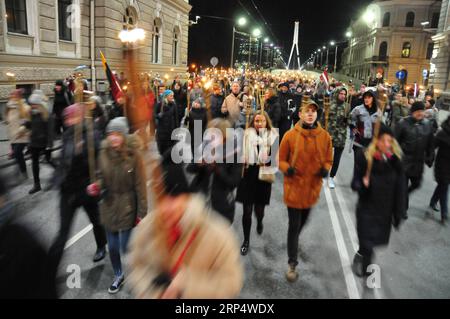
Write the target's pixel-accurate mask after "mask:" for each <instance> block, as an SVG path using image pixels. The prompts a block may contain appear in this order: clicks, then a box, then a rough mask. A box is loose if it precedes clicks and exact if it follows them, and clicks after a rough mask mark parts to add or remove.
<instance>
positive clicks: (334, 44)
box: [330, 41, 338, 72]
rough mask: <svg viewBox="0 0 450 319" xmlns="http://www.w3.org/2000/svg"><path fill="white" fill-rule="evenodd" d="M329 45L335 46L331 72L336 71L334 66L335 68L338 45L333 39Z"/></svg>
mask: <svg viewBox="0 0 450 319" xmlns="http://www.w3.org/2000/svg"><path fill="white" fill-rule="evenodd" d="M330 45H331V46H336V52H335V53H334V68H333V72H336V68H337V54H338V45H337V44H336V42H335V41H331V42H330Z"/></svg>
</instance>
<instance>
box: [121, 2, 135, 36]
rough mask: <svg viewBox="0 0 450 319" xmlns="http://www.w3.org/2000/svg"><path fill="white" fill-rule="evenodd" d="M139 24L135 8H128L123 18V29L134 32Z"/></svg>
mask: <svg viewBox="0 0 450 319" xmlns="http://www.w3.org/2000/svg"><path fill="white" fill-rule="evenodd" d="M136 23H137V12H136V9H135V8H133V7H128V8H126V9H125V15H124V16H123V29H124V30H132V29H134V28H135V27H136Z"/></svg>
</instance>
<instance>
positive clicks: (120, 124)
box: [106, 117, 130, 136]
mask: <svg viewBox="0 0 450 319" xmlns="http://www.w3.org/2000/svg"><path fill="white" fill-rule="evenodd" d="M113 132H118V133H121V134H122V135H123V136H127V135H128V133H129V132H130V128H129V126H128V121H127V119H126V118H125V117H116V118H115V119H113V120H112V121H111V122H109V124H108V126H107V127H106V134H110V133H113Z"/></svg>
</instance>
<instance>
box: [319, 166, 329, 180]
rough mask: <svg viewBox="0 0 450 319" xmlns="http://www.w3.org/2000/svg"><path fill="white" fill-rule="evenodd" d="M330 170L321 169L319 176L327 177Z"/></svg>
mask: <svg viewBox="0 0 450 319" xmlns="http://www.w3.org/2000/svg"><path fill="white" fill-rule="evenodd" d="M328 173H329V172H328V170H326V169H325V168H323V167H322V168H321V169H320V171H319V172H318V173H317V176H319V177H322V178H327V177H328Z"/></svg>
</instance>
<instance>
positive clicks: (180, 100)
mask: <svg viewBox="0 0 450 319" xmlns="http://www.w3.org/2000/svg"><path fill="white" fill-rule="evenodd" d="M173 93H174V97H175V103H176V104H177V113H178V122H177V123H181V120H182V119H183V117H184V115H185V114H186V108H187V106H188V105H187V92H186V90H185V89H184V88H181V89H179V90H174V91H173Z"/></svg>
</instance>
